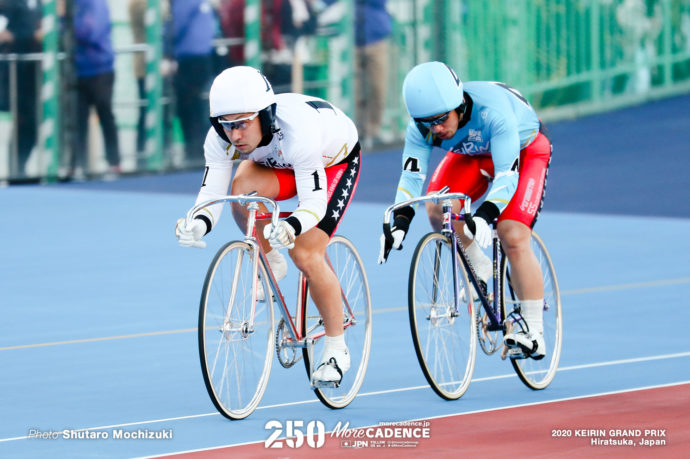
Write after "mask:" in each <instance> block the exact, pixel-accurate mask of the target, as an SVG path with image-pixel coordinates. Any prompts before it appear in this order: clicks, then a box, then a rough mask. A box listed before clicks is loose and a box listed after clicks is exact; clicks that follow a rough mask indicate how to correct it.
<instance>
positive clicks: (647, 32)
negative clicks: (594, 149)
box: [389, 0, 690, 125]
mask: <svg viewBox="0 0 690 459" xmlns="http://www.w3.org/2000/svg"><path fill="white" fill-rule="evenodd" d="M389 5H391V6H393V5H394V6H393V7H392V8H391V12H392V13H393V14H394V16H395V18H396V25H397V27H396V34H395V42H396V45H397V47H398V49H399V51H398V54H399V55H404V56H412V57H413V60H414V62H421V61H424V60H427V59H438V60H444V61H446V62H448V63H450V64H451V65H453V66H454V67H455V68H456V70H457V71H458V72H459V74H460V75H461V78H463V79H465V80H497V81H504V82H506V83H509V84H510V85H511V86H514V87H516V88H518V89H520V90H521V92H522V93H523V94H524V95H525V96H526V97H527V98H528V99H529V100H530V101H531V102H532V104H533V105H534V106H535V107H536V108H537V109H539V111H540V113H541V114H542V116H544V117H545V118H550V119H557V118H563V117H570V116H576V115H580V114H585V113H592V112H597V111H603V110H610V109H613V108H617V107H621V106H625V105H631V104H636V103H640V102H643V101H646V100H649V99H653V98H658V97H664V96H668V95H672V94H679V93H684V92H688V91H690V1H688V0H646V1H645V0H492V1H485V0H465V1H454V0H444V1H431V0H426V1H425V0H395V1H393V0H390V1H389ZM414 62H409V59H407V60H398V61H394V62H393V65H397V70H398V73H399V75H404V73H405V72H406V71H407V70H408V69H409V68H410V67H411V64H413V63H414ZM396 86H397V87H396V89H398V90H399V89H400V77H399V78H398V81H397V82H396ZM398 94H399V92H398ZM390 104H391V108H392V109H393V110H402V109H403V108H404V107H403V106H402V105H401V104H400V103H396V101H395V100H393V101H390ZM398 124H399V123H396V125H398Z"/></svg>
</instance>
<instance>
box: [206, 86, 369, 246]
mask: <svg viewBox="0 0 690 459" xmlns="http://www.w3.org/2000/svg"><path fill="white" fill-rule="evenodd" d="M276 104H277V107H276V127H277V128H278V132H276V133H275V134H274V135H273V139H272V140H271V143H269V144H268V145H266V146H262V147H259V148H256V149H255V150H254V151H253V152H251V153H249V154H240V153H239V151H236V150H235V147H234V145H232V144H230V143H228V142H226V141H224V140H223V139H222V138H221V137H220V136H219V135H218V133H217V132H216V131H215V129H213V128H211V129H209V131H208V134H207V135H206V141H205V142H204V157H205V159H206V171H205V174H204V179H203V183H202V185H201V190H200V191H199V194H198V196H197V199H196V204H199V203H201V202H204V201H208V200H211V199H217V198H219V197H221V196H225V195H226V194H227V193H228V189H229V186H230V180H231V178H232V168H233V162H234V161H235V160H250V161H254V162H256V163H259V164H263V165H264V166H267V167H270V168H274V169H292V170H293V171H294V173H295V182H296V187H297V196H298V198H299V204H298V206H297V209H295V211H294V212H293V214H292V215H293V216H294V217H295V218H297V219H298V220H299V222H300V225H301V232H302V233H304V232H306V231H307V230H309V229H311V228H313V227H314V226H316V225H317V224H318V223H319V221H321V219H322V218H323V217H324V215H325V213H326V206H327V190H326V187H325V184H326V173H325V168H326V167H329V166H333V165H335V164H338V163H339V162H341V161H342V160H343V159H345V158H347V156H348V155H349V154H350V152H352V150H353V149H354V147H355V145H356V144H357V140H358V137H357V129H356V127H355V124H354V123H353V122H352V120H351V119H350V118H349V117H348V116H347V115H345V113H343V112H342V111H341V110H340V109H338V108H337V107H335V106H334V105H332V104H331V103H330V102H326V101H325V100H323V99H319V98H317V97H313V96H305V95H302V94H294V93H286V94H277V95H276ZM222 208H223V206H222V205H215V206H211V207H209V208H206V209H204V210H202V211H201V212H202V214H203V215H205V216H206V217H207V218H209V220H210V221H211V225H212V227H213V226H215V225H216V224H217V222H218V219H219V218H220V214H221V210H222Z"/></svg>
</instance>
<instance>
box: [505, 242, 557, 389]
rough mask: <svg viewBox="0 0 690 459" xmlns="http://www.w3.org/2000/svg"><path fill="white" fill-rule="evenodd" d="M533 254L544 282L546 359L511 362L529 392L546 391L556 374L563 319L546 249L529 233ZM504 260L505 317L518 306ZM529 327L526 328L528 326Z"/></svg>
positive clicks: (554, 276) (542, 243)
mask: <svg viewBox="0 0 690 459" xmlns="http://www.w3.org/2000/svg"><path fill="white" fill-rule="evenodd" d="M530 244H531V246H532V250H533V251H534V254H535V255H536V257H537V261H538V262H539V266H540V268H541V271H542V276H543V278H544V316H543V317H544V343H545V344H546V355H545V357H544V358H543V359H541V360H534V359H532V358H529V357H528V358H522V359H510V363H511V364H512V366H513V369H514V370H515V373H517V375H518V377H519V378H520V380H521V381H522V382H523V383H524V384H525V385H526V386H527V387H529V388H531V389H534V390H541V389H544V388H546V387H547V386H548V385H549V384H551V382H552V381H553V378H554V377H555V376H556V371H557V370H558V363H559V361H560V358H561V346H562V343H563V318H562V310H561V295H560V290H559V288H558V279H557V278H556V271H555V269H554V267H553V262H552V261H551V257H550V255H549V252H548V251H547V250H546V245H544V242H543V241H542V239H541V238H540V237H539V235H538V234H537V233H536V232H534V231H533V232H532V238H531V242H530ZM508 265H509V263H508V261H507V257H505V256H504V257H503V258H502V260H501V282H502V286H501V287H502V288H501V291H502V292H503V295H502V300H501V308H502V310H503V317H508V314H509V313H510V312H511V311H512V308H511V307H510V305H512V304H517V303H518V298H517V296H516V295H515V292H514V290H513V289H512V288H511V286H510V282H509V278H510V267H509V266H508ZM528 325H529V324H528Z"/></svg>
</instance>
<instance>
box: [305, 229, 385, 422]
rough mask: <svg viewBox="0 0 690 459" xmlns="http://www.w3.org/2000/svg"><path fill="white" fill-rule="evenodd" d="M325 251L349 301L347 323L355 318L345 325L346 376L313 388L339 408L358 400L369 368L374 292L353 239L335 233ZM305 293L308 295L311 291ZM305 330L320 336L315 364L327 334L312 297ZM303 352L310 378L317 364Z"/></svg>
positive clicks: (310, 335)
mask: <svg viewBox="0 0 690 459" xmlns="http://www.w3.org/2000/svg"><path fill="white" fill-rule="evenodd" d="M326 253H327V255H328V259H329V260H330V263H331V266H333V270H334V272H335V274H336V276H337V277H338V281H339V282H340V287H341V288H342V291H343V293H344V296H345V298H346V299H347V304H346V303H345V302H343V311H344V314H345V316H344V319H345V322H348V320H350V319H351V318H352V317H354V322H352V325H350V326H348V327H346V328H345V341H346V343H347V347H348V351H349V352H350V369H349V370H348V371H346V372H345V374H344V375H343V379H342V380H341V382H340V385H339V387H314V392H315V393H316V396H317V397H318V399H319V400H320V401H321V402H322V403H323V404H324V405H326V406H327V407H329V408H332V409H340V408H344V407H346V406H347V405H349V404H350V403H351V402H352V401H353V400H354V399H355V397H356V396H357V393H358V392H359V389H360V388H361V387H362V383H363V382H364V375H365V374H366V371H367V365H368V363H369V354H370V351H371V333H372V328H371V317H372V310H371V294H370V291H369V281H368V279H367V275H366V271H365V270H364V264H363V263H362V259H361V257H360V256H359V253H358V252H357V249H356V248H355V246H354V244H353V243H352V242H350V241H349V240H348V239H347V238H345V237H344V236H339V235H336V236H333V237H332V238H331V240H330V241H329V243H328V246H327V248H326ZM307 290H308V288H307ZM305 294H307V296H308V291H307V292H305ZM348 305H349V307H348ZM302 330H305V331H306V335H307V339H311V338H313V337H316V338H317V339H316V341H315V343H314V345H313V348H312V350H311V355H312V356H313V363H317V362H321V358H322V354H323V340H322V339H320V338H321V337H322V336H323V334H324V328H323V324H322V322H321V316H320V314H319V311H318V309H316V305H315V304H314V302H313V301H312V300H311V299H310V298H308V299H307V307H306V311H304V314H302ZM302 355H303V358H304V366H305V368H306V370H307V376H308V377H309V378H310V380H311V374H312V372H313V371H314V370H316V366H315V365H312V360H311V359H310V355H309V349H308V348H305V349H303V350H302Z"/></svg>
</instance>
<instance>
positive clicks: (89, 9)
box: [72, 0, 120, 179]
mask: <svg viewBox="0 0 690 459" xmlns="http://www.w3.org/2000/svg"><path fill="white" fill-rule="evenodd" d="M110 27H111V26H110V11H109V9H108V3H107V0H74V38H75V42H76V49H75V50H74V61H75V70H76V73H77V118H76V151H75V152H73V154H72V168H73V178H77V179H78V178H80V177H81V176H82V174H83V172H82V171H81V168H84V167H86V165H87V148H88V147H87V145H86V134H87V132H88V126H89V112H90V108H91V107H92V106H93V107H94V108H95V109H96V113H97V114H98V119H99V121H100V124H101V130H102V132H103V140H104V143H105V153H106V159H107V160H108V165H109V171H108V175H112V174H119V173H120V148H119V141H118V134H117V126H116V125H115V116H114V114H113V86H114V83H115V70H114V59H115V56H114V53H113V46H112V42H111V39H110Z"/></svg>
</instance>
